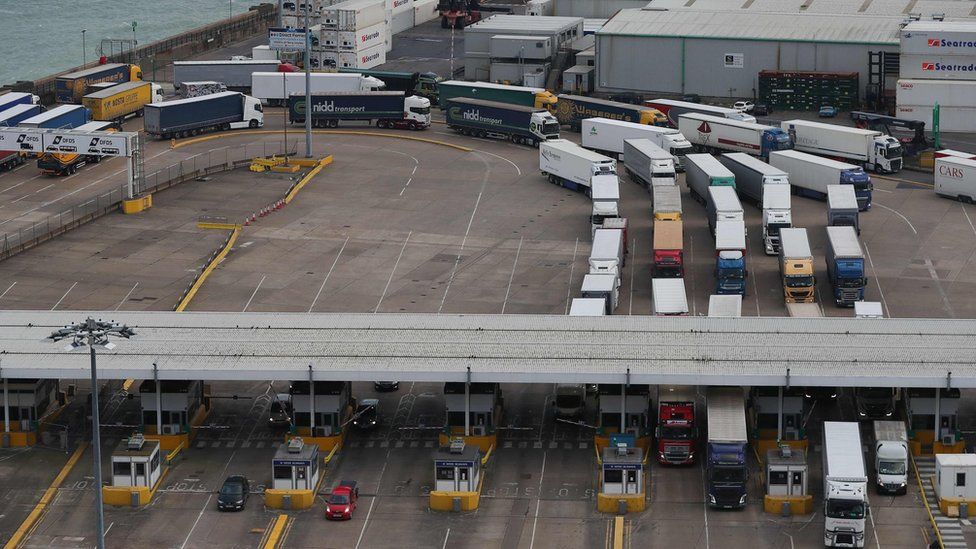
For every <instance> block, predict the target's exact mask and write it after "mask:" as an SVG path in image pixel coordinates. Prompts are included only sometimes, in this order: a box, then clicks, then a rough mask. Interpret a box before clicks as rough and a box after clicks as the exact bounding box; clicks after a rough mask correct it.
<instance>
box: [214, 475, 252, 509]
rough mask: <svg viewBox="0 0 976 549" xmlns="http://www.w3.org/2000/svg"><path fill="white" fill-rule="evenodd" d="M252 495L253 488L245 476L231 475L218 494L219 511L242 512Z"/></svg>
mask: <svg viewBox="0 0 976 549" xmlns="http://www.w3.org/2000/svg"><path fill="white" fill-rule="evenodd" d="M250 495H251V487H250V484H249V483H248V481H247V478H246V477H245V476H243V475H231V476H229V477H227V479H226V480H224V484H223V485H222V486H221V487H220V492H218V493H217V510H218V511H242V510H244V505H245V504H246V503H247V498H248V497H249V496H250Z"/></svg>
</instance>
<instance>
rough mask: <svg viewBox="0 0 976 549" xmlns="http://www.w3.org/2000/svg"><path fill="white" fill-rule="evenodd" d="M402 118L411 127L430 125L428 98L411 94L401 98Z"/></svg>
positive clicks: (417, 127)
mask: <svg viewBox="0 0 976 549" xmlns="http://www.w3.org/2000/svg"><path fill="white" fill-rule="evenodd" d="M403 120H404V122H405V123H406V125H407V126H409V127H410V128H413V129H418V130H419V129H423V128H429V127H430V99H427V98H426V97H420V96H417V95H411V96H409V97H405V98H404V99H403Z"/></svg>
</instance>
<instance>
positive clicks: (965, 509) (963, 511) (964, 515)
mask: <svg viewBox="0 0 976 549" xmlns="http://www.w3.org/2000/svg"><path fill="white" fill-rule="evenodd" d="M959 518H960V519H968V518H969V502H968V501H962V502H960V503H959Z"/></svg>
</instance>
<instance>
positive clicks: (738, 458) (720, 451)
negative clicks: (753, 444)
mask: <svg viewBox="0 0 976 549" xmlns="http://www.w3.org/2000/svg"><path fill="white" fill-rule="evenodd" d="M705 398H706V400H705V403H706V406H707V410H708V443H707V446H708V448H707V456H708V458H707V459H708V462H707V464H706V468H705V471H706V472H705V476H706V479H707V482H708V486H707V492H708V503H709V505H711V506H712V507H720V508H724V509H740V508H742V507H745V505H746V499H747V497H748V494H747V492H746V483H747V482H748V480H749V467H748V464H747V462H746V448H747V446H748V444H749V433H748V431H747V430H746V403H745V398H744V396H743V394H742V389H741V388H740V387H709V388H708V390H707V392H706V395H705Z"/></svg>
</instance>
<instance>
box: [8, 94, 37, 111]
mask: <svg viewBox="0 0 976 549" xmlns="http://www.w3.org/2000/svg"><path fill="white" fill-rule="evenodd" d="M40 102H41V98H40V97H38V96H36V95H34V94H32V93H24V92H8V93H5V94H3V95H0V112H3V111H5V110H7V109H9V108H10V107H13V106H14V105H37V104H38V103H40Z"/></svg>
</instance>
